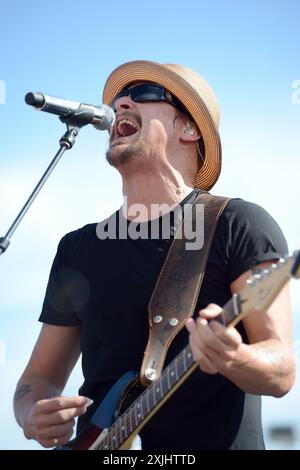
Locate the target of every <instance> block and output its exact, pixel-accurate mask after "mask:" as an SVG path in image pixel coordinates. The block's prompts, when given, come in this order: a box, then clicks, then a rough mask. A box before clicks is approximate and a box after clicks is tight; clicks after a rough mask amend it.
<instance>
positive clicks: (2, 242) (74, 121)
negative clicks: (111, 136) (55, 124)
mask: <svg viewBox="0 0 300 470" xmlns="http://www.w3.org/2000/svg"><path fill="white" fill-rule="evenodd" d="M60 119H61V120H62V121H63V122H65V123H66V125H67V132H66V133H65V134H64V135H63V136H62V137H61V139H60V141H59V144H60V148H59V150H58V151H57V153H56V154H55V156H54V158H53V160H52V161H51V163H50V165H49V166H48V168H47V169H46V171H45V173H44V174H43V176H42V177H41V179H40V180H39V182H38V184H37V185H36V187H35V188H34V190H33V191H32V193H31V194H30V196H29V198H28V199H27V201H26V202H25V204H24V206H23V207H22V209H21V211H20V212H19V214H18V215H17V217H16V218H15V220H14V222H13V223H12V225H11V226H10V227H9V229H8V231H7V232H6V234H5V235H4V237H0V256H1V255H2V254H3V253H4V252H5V251H6V249H7V248H8V246H9V245H10V239H11V237H12V235H13V233H14V232H15V230H16V229H17V227H18V226H19V224H20V222H21V221H22V219H23V218H24V216H25V214H26V212H27V211H28V209H29V208H30V206H31V204H32V203H33V202H34V200H35V198H36V197H37V195H38V193H39V192H40V190H41V189H42V187H43V186H44V184H45V183H46V181H47V179H48V178H49V176H50V174H51V173H52V171H53V170H54V168H55V166H56V165H57V163H58V162H59V160H60V158H61V157H62V155H63V153H64V152H65V150H70V149H71V148H72V147H73V145H74V143H75V140H76V137H77V135H78V132H79V129H80V128H81V127H83V126H85V125H86V124H88V122H87V120H86V116H85V115H83V114H82V113H80V112H79V113H76V114H73V115H72V116H70V117H69V118H68V117H66V118H65V117H64V118H62V117H60Z"/></svg>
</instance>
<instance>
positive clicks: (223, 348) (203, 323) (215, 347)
mask: <svg viewBox="0 0 300 470" xmlns="http://www.w3.org/2000/svg"><path fill="white" fill-rule="evenodd" d="M214 323H215V324H217V326H218V331H219V334H220V337H219V336H218V335H217V334H216V333H215V331H213V329H212V328H211V324H208V323H207V320H205V319H203V318H197V321H196V326H197V331H196V332H195V333H193V336H194V338H195V341H196V342H197V344H198V347H199V348H200V349H201V351H202V353H203V354H204V355H205V356H206V357H208V358H209V359H211V360H212V352H215V353H216V354H218V355H219V356H220V357H221V358H223V359H224V360H231V359H232V353H233V352H234V351H235V350H236V349H237V346H233V345H232V342H230V345H228V344H227V343H226V342H225V341H223V338H224V336H225V337H226V334H228V333H227V329H226V328H225V327H224V326H223V325H220V324H219V323H216V322H214Z"/></svg>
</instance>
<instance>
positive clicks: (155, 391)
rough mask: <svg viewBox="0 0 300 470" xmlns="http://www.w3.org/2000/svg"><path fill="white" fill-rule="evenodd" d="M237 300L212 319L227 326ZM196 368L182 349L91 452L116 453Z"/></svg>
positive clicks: (234, 313) (229, 303)
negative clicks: (109, 451) (107, 450)
mask: <svg viewBox="0 0 300 470" xmlns="http://www.w3.org/2000/svg"><path fill="white" fill-rule="evenodd" d="M238 314H239V312H238V306H237V299H236V298H233V299H230V300H229V302H227V303H226V305H225V306H224V307H223V311H222V312H221V313H220V315H218V317H216V318H215V320H217V321H219V322H220V323H222V324H224V325H225V326H228V325H230V323H231V321H232V320H233V319H235V318H236V317H237V316H238ZM196 367H197V364H196V363H195V361H194V358H193V355H192V352H191V349H190V346H186V347H185V348H184V349H183V350H182V351H181V352H180V354H179V355H178V356H176V357H175V359H173V361H172V362H171V363H170V364H169V365H168V366H167V367H166V368H165V369H164V370H163V372H162V374H161V376H160V378H159V379H157V380H156V381H155V382H153V383H151V385H149V387H147V388H146V389H145V390H144V391H143V393H142V394H141V395H140V396H139V397H138V398H137V400H136V401H135V402H134V403H132V405H130V406H129V408H127V410H126V411H125V412H124V413H123V414H122V415H121V416H120V417H119V418H118V419H117V420H116V421H115V422H114V424H113V425H112V426H111V427H110V428H109V431H108V432H107V433H106V434H105V435H104V436H103V438H102V439H101V441H100V442H99V444H98V445H97V446H96V447H95V450H106V449H109V450H117V449H119V448H120V447H121V445H122V444H123V443H124V442H125V441H126V440H127V439H128V438H129V437H130V436H131V435H132V434H134V432H135V431H136V430H137V429H140V428H141V427H142V426H143V425H145V424H146V422H147V421H148V419H149V417H151V416H152V414H153V413H154V411H156V409H157V408H159V406H160V405H161V404H162V403H163V402H164V401H165V400H166V399H168V398H169V396H170V395H171V394H172V393H174V391H175V390H176V388H177V387H179V385H180V384H181V382H182V381H184V380H185V379H186V378H187V376H188V375H190V374H191V373H192V372H193V370H194V369H195V368H196Z"/></svg>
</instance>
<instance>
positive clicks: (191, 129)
mask: <svg viewBox="0 0 300 470" xmlns="http://www.w3.org/2000/svg"><path fill="white" fill-rule="evenodd" d="M195 132H196V130H195V128H194V127H186V129H185V131H184V133H185V134H189V135H195Z"/></svg>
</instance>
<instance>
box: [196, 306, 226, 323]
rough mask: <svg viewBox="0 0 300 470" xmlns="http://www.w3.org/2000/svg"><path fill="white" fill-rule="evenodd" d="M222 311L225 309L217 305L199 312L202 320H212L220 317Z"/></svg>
mask: <svg viewBox="0 0 300 470" xmlns="http://www.w3.org/2000/svg"><path fill="white" fill-rule="evenodd" d="M222 310H223V309H222V308H221V307H220V306H219V305H217V304H208V305H207V307H205V308H203V309H201V310H200V311H199V315H200V316H201V317H202V318H206V319H207V320H211V319H212V318H215V317H217V316H218V315H220V313H221V312H222Z"/></svg>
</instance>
